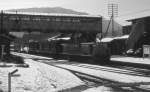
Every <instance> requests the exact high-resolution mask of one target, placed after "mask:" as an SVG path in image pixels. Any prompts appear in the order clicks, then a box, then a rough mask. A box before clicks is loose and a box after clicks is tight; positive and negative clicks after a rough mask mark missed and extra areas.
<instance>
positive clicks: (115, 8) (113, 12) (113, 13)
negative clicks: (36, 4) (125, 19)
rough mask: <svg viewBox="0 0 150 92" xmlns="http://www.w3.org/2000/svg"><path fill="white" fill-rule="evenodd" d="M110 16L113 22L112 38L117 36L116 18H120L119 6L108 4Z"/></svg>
mask: <svg viewBox="0 0 150 92" xmlns="http://www.w3.org/2000/svg"><path fill="white" fill-rule="evenodd" d="M108 15H109V17H111V22H112V36H115V32H114V31H115V30H114V18H115V17H117V16H118V4H114V3H111V4H108Z"/></svg>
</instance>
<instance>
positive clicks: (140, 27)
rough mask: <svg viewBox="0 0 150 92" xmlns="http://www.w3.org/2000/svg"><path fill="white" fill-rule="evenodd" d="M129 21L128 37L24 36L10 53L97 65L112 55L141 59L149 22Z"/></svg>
mask: <svg viewBox="0 0 150 92" xmlns="http://www.w3.org/2000/svg"><path fill="white" fill-rule="evenodd" d="M148 19H149V18H148ZM133 21H134V23H133V26H132V29H131V32H130V34H129V35H126V36H121V37H109V38H108V37H105V38H103V37H100V38H98V37H97V35H98V34H101V35H102V34H103V33H99V32H92V31H90V32H89V31H84V32H83V31H75V32H56V33H54V32H53V33H45V34H44V33H40V34H26V35H24V37H23V38H22V39H17V40H16V41H14V43H13V44H14V45H13V46H14V51H17V52H26V53H32V54H40V55H47V56H54V57H61V58H65V59H66V58H67V59H72V58H73V60H77V59H79V60H80V61H82V60H83V59H86V60H88V59H91V60H92V62H94V63H99V64H101V63H109V62H110V58H111V56H112V55H129V56H130V55H132V56H136V55H139V56H141V55H142V53H143V52H142V49H143V48H142V46H143V45H144V44H148V45H149V44H150V43H149V39H150V36H149V34H150V33H149V31H148V30H149V29H148V28H149V27H148V26H146V25H148V24H149V22H148V20H147V19H145V18H143V19H140V20H133ZM135 21H136V22H135ZM97 38H98V39H99V40H100V41H99V42H96V40H97Z"/></svg>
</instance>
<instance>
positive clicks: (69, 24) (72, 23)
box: [0, 12, 102, 33]
mask: <svg viewBox="0 0 150 92" xmlns="http://www.w3.org/2000/svg"><path fill="white" fill-rule="evenodd" d="M0 24H1V26H0V29H1V31H4V32H34V31H35V32H44V33H50V32H94V33H97V32H102V17H101V16H91V15H67V14H46V13H21V12H19V13H17V12H16V13H15V12H1V14H0Z"/></svg>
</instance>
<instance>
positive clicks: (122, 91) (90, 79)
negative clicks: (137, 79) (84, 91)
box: [47, 62, 150, 92]
mask: <svg viewBox="0 0 150 92" xmlns="http://www.w3.org/2000/svg"><path fill="white" fill-rule="evenodd" d="M55 63H56V62H55ZM57 63H58V62H57ZM47 64H50V65H52V66H55V67H58V68H62V69H65V70H68V71H71V72H72V73H73V74H74V75H76V76H77V77H79V78H80V79H81V80H83V81H85V83H86V84H87V85H88V86H102V85H103V86H107V87H111V88H113V90H114V92H116V91H117V92H149V91H150V90H149V89H143V88H141V87H140V85H150V83H149V82H146V83H144V82H143V83H142V82H141V83H121V82H117V81H112V80H108V79H105V78H100V77H97V76H94V75H90V74H86V73H83V72H79V71H75V70H71V69H68V68H64V67H60V66H57V65H55V64H54V62H53V63H49V62H47ZM62 64H67V63H66V62H65V63H62ZM69 65H72V66H76V65H75V64H69ZM77 66H78V67H83V68H88V69H94V70H103V69H104V68H103V69H102V68H99V67H91V66H90V65H77ZM89 66H90V67H89ZM104 71H105V70H104ZM115 71H116V70H115ZM109 72H111V71H109Z"/></svg>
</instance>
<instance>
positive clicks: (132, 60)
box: [111, 56, 150, 65]
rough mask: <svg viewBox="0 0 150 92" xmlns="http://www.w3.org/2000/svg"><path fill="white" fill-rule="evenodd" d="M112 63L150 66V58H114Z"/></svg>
mask: <svg viewBox="0 0 150 92" xmlns="http://www.w3.org/2000/svg"><path fill="white" fill-rule="evenodd" d="M111 60H112V61H118V62H127V63H137V64H148V65H150V58H137V57H125V56H112V57H111Z"/></svg>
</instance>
